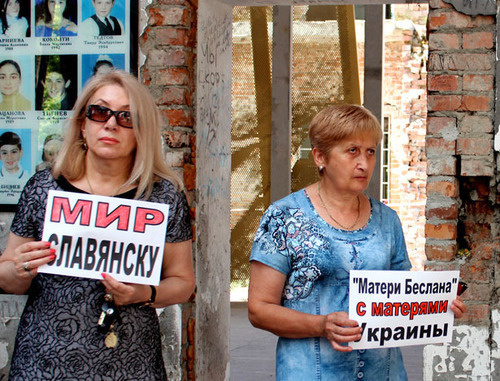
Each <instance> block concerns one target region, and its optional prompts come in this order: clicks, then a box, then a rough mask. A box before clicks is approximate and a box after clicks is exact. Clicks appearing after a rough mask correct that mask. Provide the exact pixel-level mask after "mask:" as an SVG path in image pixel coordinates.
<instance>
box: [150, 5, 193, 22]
mask: <svg viewBox="0 0 500 381" xmlns="http://www.w3.org/2000/svg"><path fill="white" fill-rule="evenodd" d="M148 14H149V24H150V25H161V26H163V25H179V26H184V27H189V20H190V17H189V11H188V10H187V9H186V8H184V7H175V6H170V7H162V8H157V7H150V8H149V9H148Z"/></svg>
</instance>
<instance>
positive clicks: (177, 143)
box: [163, 131, 189, 148]
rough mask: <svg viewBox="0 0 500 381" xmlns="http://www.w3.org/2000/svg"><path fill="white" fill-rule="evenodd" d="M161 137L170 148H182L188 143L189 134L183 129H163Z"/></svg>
mask: <svg viewBox="0 0 500 381" xmlns="http://www.w3.org/2000/svg"><path fill="white" fill-rule="evenodd" d="M163 137H164V139H165V143H166V144H167V146H168V147H170V148H182V147H187V146H188V145H189V134H188V133H187V132H185V131H165V132H164V133H163Z"/></svg>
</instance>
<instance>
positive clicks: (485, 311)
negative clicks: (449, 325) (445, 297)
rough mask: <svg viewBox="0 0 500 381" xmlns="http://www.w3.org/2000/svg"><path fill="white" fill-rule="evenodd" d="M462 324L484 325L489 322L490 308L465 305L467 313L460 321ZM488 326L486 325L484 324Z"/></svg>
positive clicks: (480, 305) (482, 305)
mask: <svg viewBox="0 0 500 381" xmlns="http://www.w3.org/2000/svg"><path fill="white" fill-rule="evenodd" d="M457 320H459V321H460V322H462V323H471V324H481V325H484V324H485V323H488V322H489V320H490V307H489V305H488V304H472V305H471V304H469V303H467V312H466V313H465V314H464V316H462V317H461V318H460V319H457ZM486 325H488V324H486Z"/></svg>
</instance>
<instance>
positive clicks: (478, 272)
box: [460, 261, 492, 282]
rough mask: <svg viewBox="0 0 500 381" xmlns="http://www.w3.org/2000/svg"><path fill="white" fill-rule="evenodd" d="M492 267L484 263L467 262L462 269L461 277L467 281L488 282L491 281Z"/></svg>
mask: <svg viewBox="0 0 500 381" xmlns="http://www.w3.org/2000/svg"><path fill="white" fill-rule="evenodd" d="M491 272H492V270H491V269H490V266H489V265H488V264H487V263H485V262H483V261H466V262H465V263H464V264H463V265H462V266H461V268H460V277H461V278H462V279H463V280H465V281H469V280H473V281H476V282H478V281H479V282H486V281H489V280H490V279H491Z"/></svg>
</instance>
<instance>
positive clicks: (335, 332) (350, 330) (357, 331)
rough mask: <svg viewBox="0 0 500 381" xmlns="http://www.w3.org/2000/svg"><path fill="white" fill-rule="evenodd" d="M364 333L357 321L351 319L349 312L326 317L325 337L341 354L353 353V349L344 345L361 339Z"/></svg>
mask: <svg viewBox="0 0 500 381" xmlns="http://www.w3.org/2000/svg"><path fill="white" fill-rule="evenodd" d="M362 331H363V329H362V328H361V327H360V326H359V324H358V323H357V322H356V321H355V320H351V319H349V315H348V314H347V312H344V311H341V312H332V313H330V314H328V315H325V317H324V321H323V332H324V336H325V337H326V338H327V339H328V340H329V341H330V343H331V344H332V347H333V349H335V350H337V351H339V352H351V351H352V348H351V347H349V346H346V345H342V344H343V343H348V342H351V341H356V340H359V339H361V334H362Z"/></svg>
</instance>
